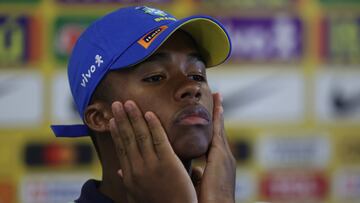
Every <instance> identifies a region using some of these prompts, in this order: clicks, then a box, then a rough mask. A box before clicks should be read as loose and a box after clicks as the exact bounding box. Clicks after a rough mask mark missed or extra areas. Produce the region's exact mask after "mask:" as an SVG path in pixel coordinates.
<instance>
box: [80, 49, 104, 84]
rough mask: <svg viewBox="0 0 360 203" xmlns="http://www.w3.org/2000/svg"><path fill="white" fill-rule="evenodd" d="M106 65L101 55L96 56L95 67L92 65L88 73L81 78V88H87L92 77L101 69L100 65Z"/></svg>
mask: <svg viewBox="0 0 360 203" xmlns="http://www.w3.org/2000/svg"><path fill="white" fill-rule="evenodd" d="M102 63H104V60H103V59H102V56H100V55H99V54H97V55H96V56H95V65H91V66H90V67H89V68H88V70H87V72H85V73H82V74H81V77H82V80H81V83H80V84H81V86H83V87H86V84H87V83H88V82H89V80H90V79H91V76H92V74H93V73H95V71H96V69H97V68H99V67H100V65H101V64H102Z"/></svg>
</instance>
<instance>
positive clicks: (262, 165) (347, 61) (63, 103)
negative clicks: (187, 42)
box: [0, 0, 360, 203]
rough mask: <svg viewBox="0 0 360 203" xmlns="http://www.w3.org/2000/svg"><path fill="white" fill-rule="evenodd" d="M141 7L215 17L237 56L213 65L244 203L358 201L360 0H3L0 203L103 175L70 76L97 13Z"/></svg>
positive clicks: (61, 197)
mask: <svg viewBox="0 0 360 203" xmlns="http://www.w3.org/2000/svg"><path fill="white" fill-rule="evenodd" d="M130 4H131V5H133V4H139V5H147V6H153V7H158V8H161V9H163V10H165V11H168V12H170V13H172V14H174V15H175V16H176V17H178V18H181V17H185V16H188V15H191V14H207V15H211V16H214V17H216V18H218V19H219V20H220V21H221V22H223V23H224V25H225V26H226V28H227V29H228V31H229V33H230V36H231V38H232V42H233V52H232V56H231V58H230V60H229V61H228V62H227V63H226V64H224V65H222V67H221V68H214V69H211V70H209V83H210V84H211V87H212V88H213V90H214V91H220V92H222V94H223V96H224V106H225V116H226V126H227V134H228V136H229V139H230V141H231V145H232V149H233V152H234V154H235V156H236V159H237V161H238V171H237V180H236V198H237V202H249V203H250V202H255V201H269V202H283V203H292V202H299V203H300V202H301V203H358V202H360V1H359V0H226V1H225V0H184V1H180V0H154V1H142V0H0V203H17V202H19V203H20V202H26V203H45V202H46V203H48V202H52V203H54V202H55V203H58V202H59V203H60V202H68V201H70V200H74V199H75V198H77V197H78V194H79V191H80V188H81V186H82V184H83V183H84V181H86V180H87V179H89V178H92V177H95V178H97V179H99V178H100V167H99V163H98V160H97V157H96V155H95V153H94V150H93V148H92V145H91V143H90V140H89V139H88V138H80V139H56V138H55V137H54V135H53V134H52V132H51V131H50V128H49V125H50V124H52V123H56V124H70V123H79V122H80V120H79V117H78V115H77V113H76V111H75V108H74V104H73V103H72V98H71V95H70V93H69V88H68V84H67V78H66V63H67V60H68V56H69V54H70V53H71V50H72V47H73V44H74V42H75V41H76V39H77V37H78V36H79V34H80V33H81V32H82V31H83V30H84V28H85V27H86V26H87V25H89V23H91V22H92V21H93V20H94V19H96V18H98V17H99V16H102V15H104V14H106V13H108V12H110V11H113V10H115V9H116V8H119V7H123V6H127V5H130Z"/></svg>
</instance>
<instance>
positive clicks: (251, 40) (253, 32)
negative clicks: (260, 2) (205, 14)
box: [220, 15, 304, 62]
mask: <svg viewBox="0 0 360 203" xmlns="http://www.w3.org/2000/svg"><path fill="white" fill-rule="evenodd" d="M220 21H221V22H222V23H224V25H225V27H226V28H227V30H228V32H229V34H230V38H231V40H232V45H233V46H232V55H231V59H232V60H235V61H255V62H257V61H259V62H265V61H266V62H267V61H284V62H286V61H294V60H298V59H300V58H301V57H302V55H303V44H304V40H303V38H304V36H303V35H304V33H303V24H302V22H301V20H300V19H299V18H297V17H290V16H285V15H284V16H275V17H223V18H220Z"/></svg>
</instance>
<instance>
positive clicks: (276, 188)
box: [260, 170, 328, 202]
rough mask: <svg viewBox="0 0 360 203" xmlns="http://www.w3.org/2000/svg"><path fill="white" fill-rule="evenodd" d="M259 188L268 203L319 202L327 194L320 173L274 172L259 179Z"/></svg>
mask: <svg viewBox="0 0 360 203" xmlns="http://www.w3.org/2000/svg"><path fill="white" fill-rule="evenodd" d="M260 188H261V189H260V190H261V195H262V196H263V197H266V199H267V200H270V201H269V202H273V201H275V202H313V201H314V202H321V200H324V199H325V198H326V196H327V193H328V180H327V177H326V176H325V175H324V172H322V171H321V172H316V171H291V170H286V171H276V172H269V173H265V174H264V175H263V177H261V181H260Z"/></svg>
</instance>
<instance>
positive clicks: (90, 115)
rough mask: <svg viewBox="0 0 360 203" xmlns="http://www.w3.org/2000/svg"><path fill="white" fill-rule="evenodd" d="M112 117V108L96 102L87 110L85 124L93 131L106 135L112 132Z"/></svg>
mask: <svg viewBox="0 0 360 203" xmlns="http://www.w3.org/2000/svg"><path fill="white" fill-rule="evenodd" d="M112 117H113V116H112V113H111V109H110V107H108V106H107V105H106V104H105V103H103V102H96V103H93V104H91V105H89V106H88V107H87V108H86V110H85V115H84V122H85V124H86V125H87V126H88V127H89V128H90V129H91V130H93V131H96V132H101V133H104V132H108V131H110V127H109V121H110V119H111V118H112Z"/></svg>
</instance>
